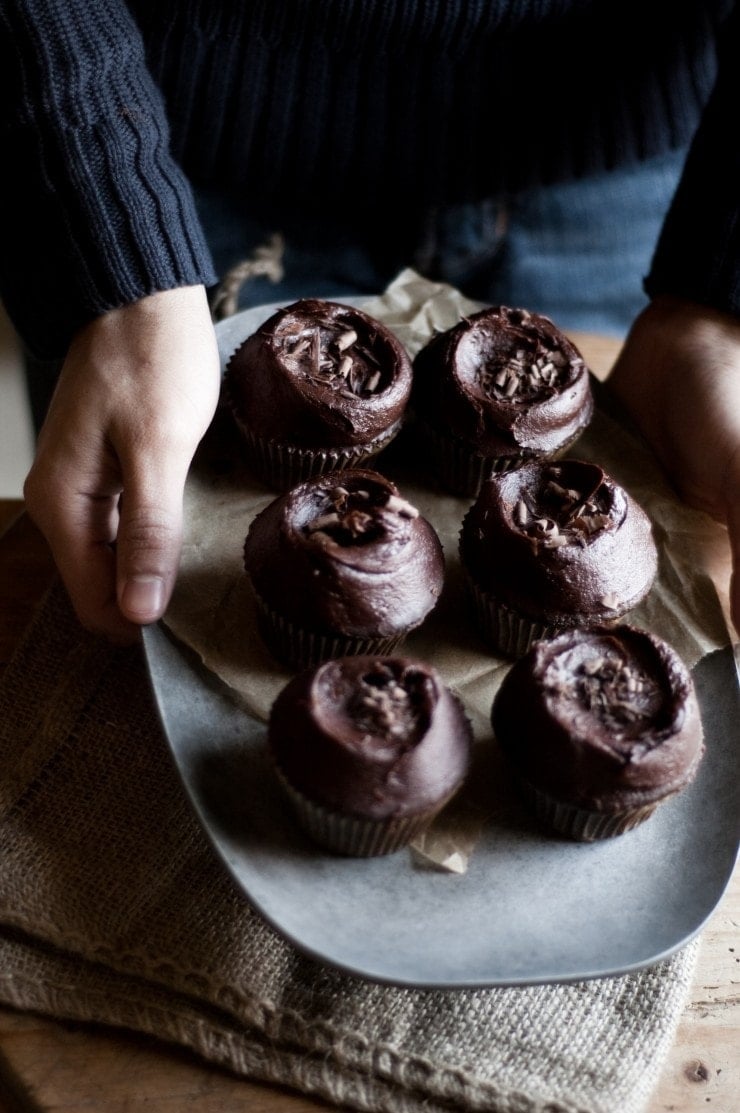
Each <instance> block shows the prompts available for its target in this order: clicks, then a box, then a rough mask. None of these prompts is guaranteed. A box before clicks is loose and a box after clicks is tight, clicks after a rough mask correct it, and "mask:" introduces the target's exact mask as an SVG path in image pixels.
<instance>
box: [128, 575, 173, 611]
mask: <svg viewBox="0 0 740 1113" xmlns="http://www.w3.org/2000/svg"><path fill="white" fill-rule="evenodd" d="M163 602H164V581H163V580H162V579H161V577H160V576H132V577H131V578H130V579H129V580H127V581H126V583H125V584H124V588H123V592H122V594H121V606H122V607H123V609H124V611H125V612H126V614H127V615H128V616H129V618H133V619H134V620H139V621H140V622H147V621H152V620H153V619H155V618H159V614H160V611H161V610H162V603H163Z"/></svg>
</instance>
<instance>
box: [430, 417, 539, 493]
mask: <svg viewBox="0 0 740 1113" xmlns="http://www.w3.org/2000/svg"><path fill="white" fill-rule="evenodd" d="M418 430H419V434H420V436H421V438H422V440H424V441H426V443H427V444H428V445H429V447H430V448H431V450H432V455H431V459H432V460H433V465H432V466H433V469H434V473H435V475H436V476H437V479H438V480H439V482H440V484H441V485H442V486H443V487H444V488H445V490H447V491H449V492H450V493H451V494H453V495H457V496H459V497H466V496H469V497H470V498H475V496H476V495H477V494H478V492H479V491H480V488H481V484H482V483H483V482H484V481H485V480H486V479H488V478H489V476H491V475H493V474H494V473H495V472H504V471H513V470H514V469H515V468H518V467H520V466H521V465H522V464H523V463H525V462H526V460H527V459H528V458H529V457H526V456H522V455H521V454H515V455H511V456H481V455H480V454H479V453H477V452H474V451H472V449H471V448H470V447H469V446H468V445H466V444H465V442H464V441H461V440H460V439H459V438H458V437H453V436H452V435H450V434H449V433H443V432H440V431H439V430H438V429H433V428H432V426H431V425H428V424H427V423H426V422H425V421H420V422H418Z"/></svg>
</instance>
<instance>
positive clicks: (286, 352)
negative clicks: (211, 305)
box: [225, 298, 411, 448]
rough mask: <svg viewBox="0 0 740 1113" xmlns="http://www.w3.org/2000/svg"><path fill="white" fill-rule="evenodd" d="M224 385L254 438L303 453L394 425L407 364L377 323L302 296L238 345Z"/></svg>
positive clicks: (405, 391) (406, 388)
mask: <svg viewBox="0 0 740 1113" xmlns="http://www.w3.org/2000/svg"><path fill="white" fill-rule="evenodd" d="M225 384H226V391H227V397H228V398H229V401H230V405H231V408H232V410H233V412H234V414H235V415H236V417H237V419H238V421H240V422H241V423H243V424H244V425H245V426H247V427H248V428H250V429H252V430H253V431H254V432H256V433H258V434H259V435H260V436H262V437H265V438H270V439H275V440H278V441H284V442H287V443H289V444H294V445H296V446H300V447H305V448H336V447H347V446H354V445H357V444H365V443H366V442H368V441H372V440H374V439H375V438H376V437H379V436H381V435H382V434H384V433H387V432H388V431H390V430H392V429H393V428H394V427H396V426H398V425H399V423H400V422H401V420H402V418H403V416H404V413H405V410H406V405H407V402H408V399H409V395H410V392H411V361H410V358H409V356H408V354H407V352H406V350H405V348H404V347H403V345H402V344H401V343H400V341H399V340H398V339H397V338H396V337H395V336H394V335H393V333H392V332H391V331H390V330H389V329H388V328H386V327H385V325H383V324H381V322H380V321H376V320H375V319H374V318H372V317H370V316H368V315H367V314H366V313H363V312H362V311H361V310H359V309H354V308H352V307H351V306H348V305H341V304H339V303H337V302H331V301H322V300H319V299H317V298H304V299H302V300H300V301H297V302H294V303H293V304H292V305H289V306H287V307H286V308H284V309H281V310H279V311H278V312H277V313H275V314H273V315H272V316H271V317H270V318H269V319H268V320H267V321H265V322H264V324H263V325H261V326H260V328H258V329H257V331H256V332H254V333H253V334H252V335H251V336H249V337H247V339H246V340H244V342H243V343H242V344H241V345H240V346H239V348H238V349H237V350H236V352H234V354H233V355H232V356H231V359H230V360H229V362H228V364H227V367H226V376H225Z"/></svg>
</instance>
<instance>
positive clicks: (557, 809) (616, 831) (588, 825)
mask: <svg viewBox="0 0 740 1113" xmlns="http://www.w3.org/2000/svg"><path fill="white" fill-rule="evenodd" d="M519 786H520V789H521V792H522V795H523V797H524V799H525V801H526V802H527V804H528V805H529V807H530V809H531V810H532V811H533V813H534V814H535V816H536V817H537V819H538V820H539V821H540V822H541V823H543V824H544V825H545V826H547V827H550V828H552V829H553V830H554V831H557V832H558V833H559V834H561V835H566V836H567V837H568V838H571V839H576V840H577V841H578V842H596V841H598V840H599V839H611V838H615V837H616V836H617V835H623V834H624V833H625V832H626V831H631V830H632V829H633V828H634V827H639V826H640V824H641V823H644V822H645V820H646V819H648V818H649V817H650V816H651V815H652V814H653V812H654V811H655V809H656V808H657V807H658V803H657V802H653V803H651V804H643V805H641V806H640V807H638V808H631V809H629V810H627V811H623V812H616V813H615V814H608V813H605V812H595V811H589V810H588V809H587V808H579V807H577V806H576V805H574V804H564V803H563V802H562V801H560V800H555V799H554V798H553V797H552V796H549V795H548V794H547V793H546V792H543V791H542V790H541V789H538V788H535V787H534V785H532V784H530V783H529V782H528V781H520V782H519Z"/></svg>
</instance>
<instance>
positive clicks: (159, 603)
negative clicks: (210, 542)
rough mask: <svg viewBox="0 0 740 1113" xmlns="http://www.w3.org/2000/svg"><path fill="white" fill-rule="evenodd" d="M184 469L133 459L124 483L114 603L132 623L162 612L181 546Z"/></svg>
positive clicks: (159, 616)
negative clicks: (133, 463)
mask: <svg viewBox="0 0 740 1113" xmlns="http://www.w3.org/2000/svg"><path fill="white" fill-rule="evenodd" d="M186 472H187V468H186V467H185V466H183V465H182V464H181V465H180V466H178V464H177V463H176V462H174V461H169V462H165V461H162V460H160V461H159V462H158V465H156V466H155V465H154V463H153V462H152V464H151V465H149V466H147V465H146V464H145V463H144V462H142V461H138V462H137V464H136V466H135V469H134V471H133V474H132V475H131V476H130V477H127V479H126V481H125V483H124V490H123V495H122V498H121V511H120V521H119V524H118V537H117V544H116V581H117V596H118V605H119V607H120V610H121V612H122V613H123V615H124V616H125V617H126V618H128V619H130V620H131V621H132V622H136V623H148V622H155V621H156V620H157V619H158V618H161V616H162V615H163V614H164V611H165V609H166V607H167V604H168V602H169V599H170V596H171V594H172V590H173V588H174V585H175V579H176V577H177V569H178V565H179V562H180V551H181V548H182V496H183V488H184V485H185V475H186Z"/></svg>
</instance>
